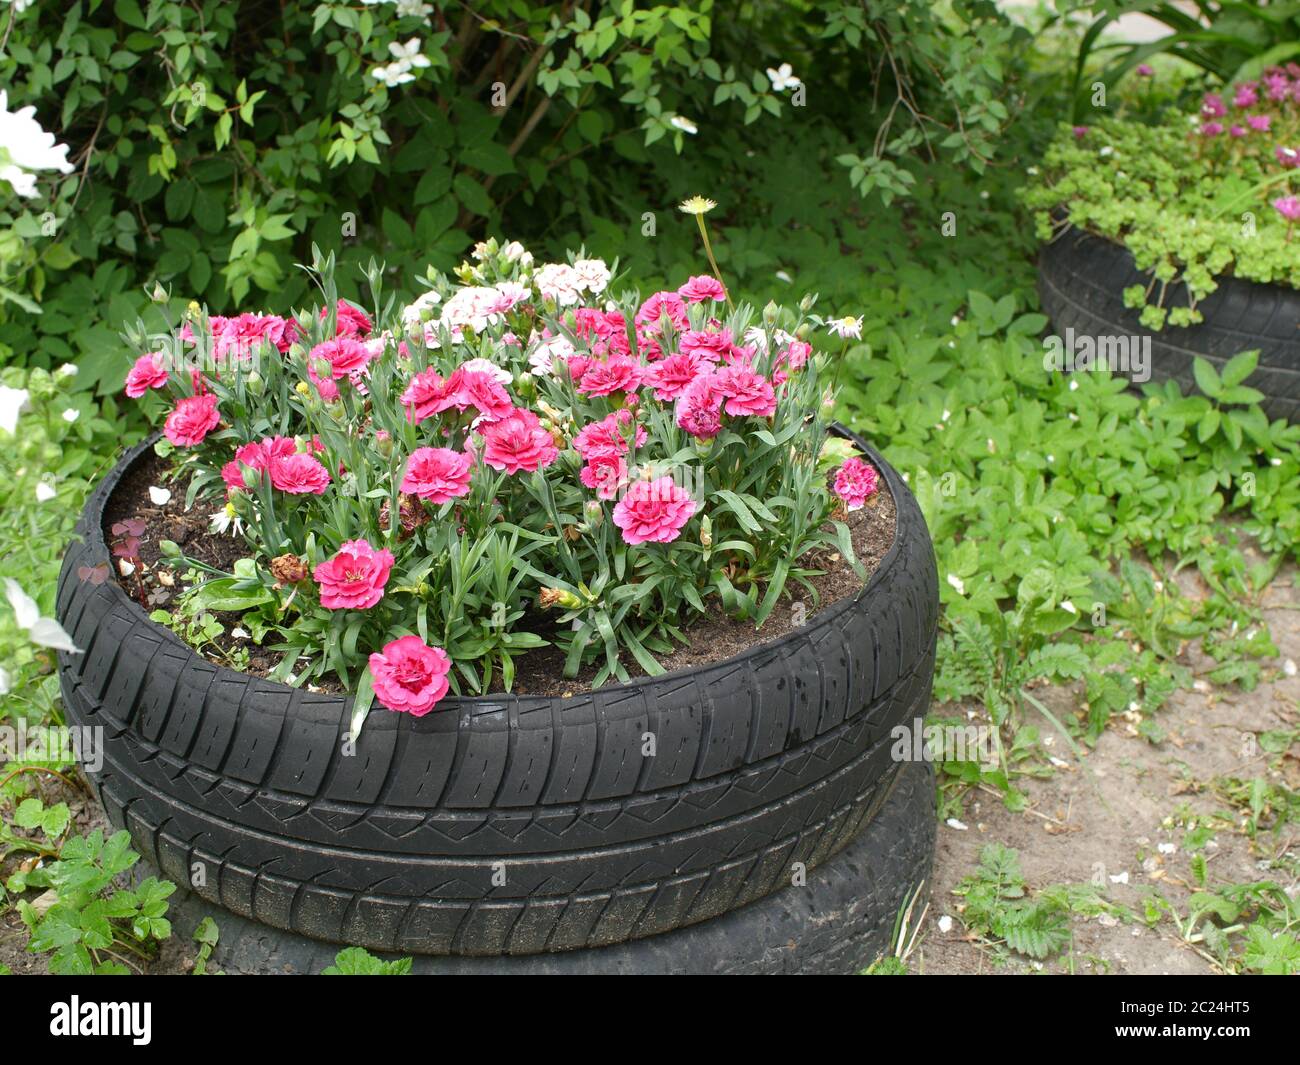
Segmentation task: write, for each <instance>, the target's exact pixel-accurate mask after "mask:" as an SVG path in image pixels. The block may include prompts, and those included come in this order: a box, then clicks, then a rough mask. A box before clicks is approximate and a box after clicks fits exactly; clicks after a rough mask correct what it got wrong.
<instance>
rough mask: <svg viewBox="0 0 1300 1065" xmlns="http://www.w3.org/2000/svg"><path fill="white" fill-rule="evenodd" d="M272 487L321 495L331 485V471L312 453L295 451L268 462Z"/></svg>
mask: <svg viewBox="0 0 1300 1065" xmlns="http://www.w3.org/2000/svg"><path fill="white" fill-rule="evenodd" d="M267 470H268V471H269V472H270V474H271V487H272V488H275V489H277V490H278V491H281V492H287V493H289V494H290V495H308V494H310V495H321V494H323V493H324V491H325V489H326V488H328V487H329V486H330V475H329V471H328V470H326V469H325V467H324V466H322V465H321V464H320V462H319V461H318V460H317V459H316V458H314V457H313V456H311V455H304V454H301V453H300V452H296V451H295V452H294V453H293V454H292V455H283V456H279V455H276V456H273V457H272V458H271V459H270V460H269V461H268V462H267Z"/></svg>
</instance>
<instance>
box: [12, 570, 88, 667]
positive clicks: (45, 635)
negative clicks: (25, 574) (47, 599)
mask: <svg viewBox="0 0 1300 1065" xmlns="http://www.w3.org/2000/svg"><path fill="white" fill-rule="evenodd" d="M5 598H7V599H8V600H9V605H10V606H11V607H13V609H14V617H15V618H16V619H17V621H18V627H19V628H21V629H26V630H27V635H28V636H29V637H30V638H31V641H32V643H35V644H39V645H40V646H41V647H52V648H54V650H56V651H67V652H68V654H72V655H79V654H81V651H80V650H78V648H77V646H76V645H75V644H74V643H73V642H72V637H71V636H69V635H68V634H67V632H66V631H64V628H63V626H62V625H60V624H59V623H58V622H57V621H55V620H54V619H53V618H43V617H41V611H40V608H39V607H37V605H36V600H34V599H33V598H32V597H31V596H29V595H28V594H27V593H26V592H24V591H23V590H22V588H21V587H20V586H19V584H18V582H17V581H16V580H14V579H13V578H12V577H6V578H5Z"/></svg>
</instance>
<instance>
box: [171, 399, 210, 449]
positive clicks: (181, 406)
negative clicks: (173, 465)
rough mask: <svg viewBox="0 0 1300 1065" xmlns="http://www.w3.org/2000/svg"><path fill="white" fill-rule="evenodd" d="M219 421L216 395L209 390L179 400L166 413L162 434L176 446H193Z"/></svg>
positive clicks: (201, 440) (200, 441) (199, 442)
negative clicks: (202, 393) (168, 412)
mask: <svg viewBox="0 0 1300 1065" xmlns="http://www.w3.org/2000/svg"><path fill="white" fill-rule="evenodd" d="M220 421H221V415H220V414H219V413H218V411H217V397H216V396H214V395H213V394H212V393H211V392H207V393H205V394H204V395H201V396H187V397H186V398H185V399H182V400H180V401H179V402H178V403H177V404H176V407H175V409H174V410H173V411H172V412H171V413H170V414H169V415H167V421H166V422H165V423H164V424H163V434H164V435H165V436H166V437H167V439H168V440H170V441H171V442H172V443H173V444H175V445H176V446H177V447H193V446H194V445H195V444H201V443H202V442H203V438H204V437H205V436H207V435H208V433H210V432H212V430H213V429H215V428H216V427H217V424H218V423H219V422H220Z"/></svg>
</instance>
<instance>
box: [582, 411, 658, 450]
mask: <svg viewBox="0 0 1300 1065" xmlns="http://www.w3.org/2000/svg"><path fill="white" fill-rule="evenodd" d="M631 424H632V412H631V411H630V410H626V409H623V410H616V411H615V412H614V413H613V414H609V415H606V416H605V417H604V418H602V419H601V420H600V421H598V422H592V423H591V424H590V425H584V426H583V427H582V429H580V430H579V431H578V435H577V436H575V437H574V438H573V449H574V450H575V451H576V452H577V453H578V454H579V455H581V456H582V457H583V458H584V459H586V460H588V461H590V460H591V459H592V458H593V457H594V456H596V455H603V454H614V455H625V454H627V452H628V450H629V437H628V435H627V432H626V429H627V426H629V425H631ZM645 442H646V431H645V427H644V426H640V425H638V426H637V427H636V446H637V447H640V446H641V445H642V444H644V443H645Z"/></svg>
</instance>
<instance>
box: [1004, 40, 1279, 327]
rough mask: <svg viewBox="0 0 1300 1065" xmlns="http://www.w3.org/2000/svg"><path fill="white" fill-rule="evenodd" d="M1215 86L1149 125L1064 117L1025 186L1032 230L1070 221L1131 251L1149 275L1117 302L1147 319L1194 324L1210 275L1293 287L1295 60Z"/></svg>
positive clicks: (1147, 322) (1050, 231) (1056, 228)
mask: <svg viewBox="0 0 1300 1065" xmlns="http://www.w3.org/2000/svg"><path fill="white" fill-rule="evenodd" d="M1226 96H1227V99H1226V100H1225V98H1224V97H1221V96H1219V95H1217V94H1209V95H1207V96H1206V97H1205V99H1204V101H1203V104H1202V107H1201V112H1200V114H1190V115H1189V114H1180V113H1177V112H1170V113H1169V114H1168V115H1167V116H1166V118H1165V119H1164V121H1163V122H1161V123H1159V124H1154V125H1152V124H1146V123H1142V122H1136V121H1131V120H1128V119H1125V118H1120V117H1115V118H1104V119H1102V120H1101V121H1100V122H1098V123H1097V124H1096V125H1094V126H1091V127H1088V126H1075V127H1072V128H1071V127H1065V128H1063V129H1062V131H1061V133H1060V135H1059V136H1058V137H1057V138H1056V139H1055V140H1054V141H1053V143H1052V144H1051V146H1050V147H1049V148H1048V150H1047V153H1046V154H1045V156H1044V158H1043V163H1042V167H1041V169H1040V172H1039V173H1038V175H1037V177H1036V180H1035V181H1034V182H1033V183H1032V184H1031V185H1030V186H1029V187H1028V188H1027V189H1026V191H1025V194H1024V199H1025V203H1026V205H1027V206H1028V207H1030V208H1031V209H1033V210H1034V212H1035V215H1034V217H1035V224H1036V229H1037V232H1038V236H1039V237H1040V238H1041V239H1043V240H1049V239H1051V238H1052V237H1054V236H1056V235H1057V234H1058V233H1059V232H1060V230H1061V229H1063V228H1065V227H1066V226H1069V225H1073V226H1076V227H1078V228H1080V229H1084V230H1087V231H1089V232H1091V233H1095V234H1097V235H1099V236H1102V237H1106V238H1109V239H1110V240H1113V241H1115V242H1117V243H1119V244H1123V245H1124V246H1125V247H1126V248H1128V250H1129V251H1131V252H1132V253H1133V258H1134V260H1135V262H1136V263H1137V267H1138V269H1139V270H1141V271H1143V272H1145V273H1146V274H1148V275H1149V278H1150V280H1149V281H1148V283H1147V284H1146V285H1133V286H1131V287H1129V288H1127V289H1125V291H1124V300H1125V303H1126V304H1127V305H1128V306H1129V307H1132V308H1134V309H1139V308H1140V309H1141V321H1142V324H1143V325H1144V326H1146V327H1147V328H1149V329H1156V330H1158V329H1161V328H1162V327H1163V326H1165V325H1171V326H1186V325H1192V324H1194V323H1197V322H1200V321H1201V320H1202V315H1201V312H1200V310H1199V309H1198V307H1197V305H1198V303H1199V302H1200V301H1201V300H1203V299H1204V298H1205V297H1206V296H1207V295H1209V294H1210V293H1211V292H1213V291H1214V290H1215V289H1216V288H1217V287H1218V280H1217V279H1218V278H1221V277H1225V276H1229V275H1231V276H1236V277H1240V278H1244V279H1246V280H1249V281H1259V282H1265V283H1274V284H1282V285H1289V286H1291V287H1294V288H1300V237H1297V236H1296V234H1295V232H1294V230H1295V223H1296V221H1297V219H1300V199H1297V192H1298V191H1300V67H1298V66H1295V65H1294V64H1292V65H1291V66H1289V67H1287V68H1285V69H1283V68H1273V69H1270V70H1269V71H1267V72H1265V75H1264V77H1263V78H1262V79H1261V80H1260V81H1258V82H1244V83H1242V84H1240V85H1237V86H1235V87H1234V88H1233V90H1232V91H1231V92H1229V93H1228V94H1226ZM1180 283H1181V285H1184V286H1185V289H1183V288H1176V286H1178V285H1179V284H1180ZM1184 294H1185V295H1184ZM1184 298H1185V300H1186V302H1185V303H1183V302H1182V301H1183V299H1184Z"/></svg>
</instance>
